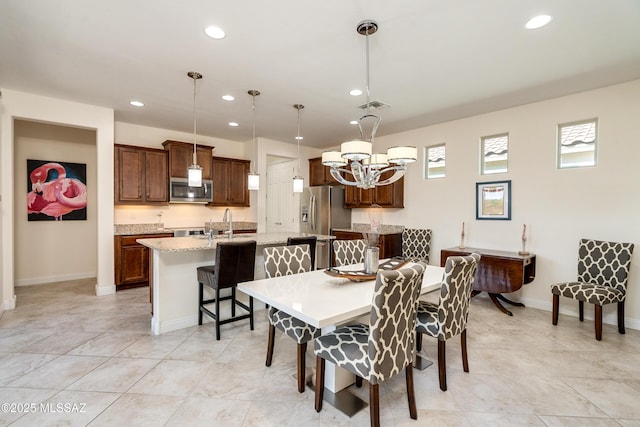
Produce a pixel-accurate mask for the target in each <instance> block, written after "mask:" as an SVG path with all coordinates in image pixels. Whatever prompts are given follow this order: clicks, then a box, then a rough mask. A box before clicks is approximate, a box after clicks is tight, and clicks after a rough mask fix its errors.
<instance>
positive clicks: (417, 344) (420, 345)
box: [416, 331, 422, 351]
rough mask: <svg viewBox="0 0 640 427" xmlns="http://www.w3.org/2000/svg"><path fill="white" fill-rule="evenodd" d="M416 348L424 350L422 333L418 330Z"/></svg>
mask: <svg viewBox="0 0 640 427" xmlns="http://www.w3.org/2000/svg"><path fill="white" fill-rule="evenodd" d="M416 350H417V351H420V350H422V334H421V333H420V332H417V331H416Z"/></svg>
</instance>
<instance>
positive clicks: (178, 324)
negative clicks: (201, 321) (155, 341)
mask: <svg viewBox="0 0 640 427" xmlns="http://www.w3.org/2000/svg"><path fill="white" fill-rule="evenodd" d="M196 302H197V301H196ZM197 325H198V315H197V314H196V315H194V316H187V317H183V318H181V319H173V320H166V321H164V322H158V320H157V319H156V317H155V316H154V317H152V318H151V332H152V333H153V334H154V335H160V334H164V333H166V332H171V331H177V330H179V329H184V328H189V327H191V326H197Z"/></svg>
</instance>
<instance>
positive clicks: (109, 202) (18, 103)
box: [0, 89, 115, 309]
mask: <svg viewBox="0 0 640 427" xmlns="http://www.w3.org/2000/svg"><path fill="white" fill-rule="evenodd" d="M1 93H2V109H1V110H0V119H1V122H2V124H1V125H0V128H1V132H2V133H1V135H0V161H1V162H2V163H1V170H0V176H1V178H2V183H1V188H2V193H1V194H2V215H1V220H2V223H1V225H0V226H1V228H2V237H3V239H2V249H1V253H0V255H1V259H2V261H1V262H2V265H1V268H2V276H1V279H2V306H3V308H5V309H10V308H15V304H16V298H15V293H14V279H15V277H14V273H15V271H14V269H15V266H14V262H15V257H14V239H16V238H17V236H16V235H15V229H14V226H15V222H14V202H13V200H14V193H15V188H16V183H15V182H14V167H13V159H14V154H15V153H14V120H15V119H22V120H31V121H41V122H46V123H53V124H62V125H65V126H72V127H74V126H75V127H81V128H86V129H94V130H95V131H96V158H97V159H98V161H97V171H96V173H97V190H96V193H97V197H96V209H97V212H98V214H97V224H98V225H97V231H96V232H97V253H98V257H97V283H96V294H97V295H103V294H109V293H114V292H115V283H114V277H113V127H114V121H113V110H112V109H109V108H103V107H96V106H93V105H87V104H80V103H76V102H70V101H63V100H60V99H54V98H48V97H44V96H39V95H34V94H29V93H24V92H18V91H14V90H9V89H1Z"/></svg>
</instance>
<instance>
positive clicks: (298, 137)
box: [296, 136, 304, 140]
mask: <svg viewBox="0 0 640 427" xmlns="http://www.w3.org/2000/svg"><path fill="white" fill-rule="evenodd" d="M296 139H299V140H303V139H304V136H296Z"/></svg>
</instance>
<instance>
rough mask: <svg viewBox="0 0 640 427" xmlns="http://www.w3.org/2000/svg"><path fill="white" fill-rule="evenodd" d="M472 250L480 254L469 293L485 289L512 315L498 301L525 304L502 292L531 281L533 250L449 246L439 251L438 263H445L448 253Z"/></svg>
mask: <svg viewBox="0 0 640 427" xmlns="http://www.w3.org/2000/svg"><path fill="white" fill-rule="evenodd" d="M471 253H477V254H480V256H481V258H480V263H479V264H478V271H477V272H476V277H475V280H474V282H473V292H472V294H471V296H472V297H473V296H476V295H478V294H479V293H480V292H487V293H488V294H489V297H490V298H491V301H493V303H494V304H495V305H496V307H498V308H499V309H500V311H502V312H503V313H505V314H508V315H509V316H513V313H511V312H510V311H509V310H507V309H506V308H504V306H503V305H502V304H500V301H504V302H506V303H508V304H511V305H515V306H518V307H524V304H522V303H519V302H515V301H511V300H509V299H507V298H505V297H504V296H503V295H502V294H503V293H509V292H515V291H517V290H518V289H520V288H521V287H522V285H524V284H527V283H531V282H532V281H533V279H534V278H535V276H536V256H535V255H533V254H529V255H520V254H519V253H518V252H507V251H497V250H493V249H480V248H466V247H465V248H448V249H442V250H441V251H440V265H441V266H443V267H444V264H445V262H446V260H447V257H450V256H460V255H469V254H471ZM499 300H500V301H499Z"/></svg>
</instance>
